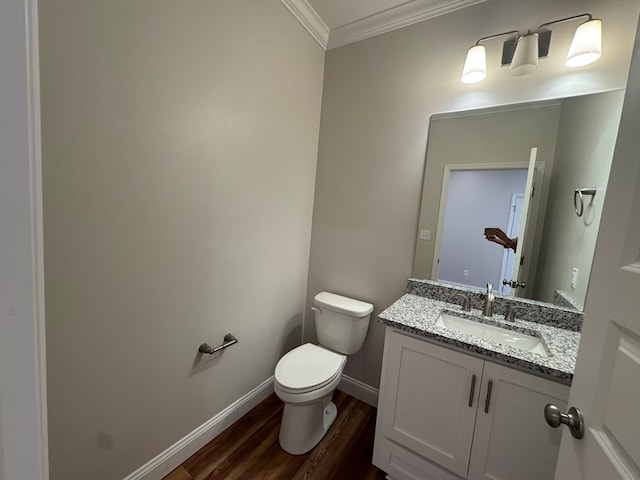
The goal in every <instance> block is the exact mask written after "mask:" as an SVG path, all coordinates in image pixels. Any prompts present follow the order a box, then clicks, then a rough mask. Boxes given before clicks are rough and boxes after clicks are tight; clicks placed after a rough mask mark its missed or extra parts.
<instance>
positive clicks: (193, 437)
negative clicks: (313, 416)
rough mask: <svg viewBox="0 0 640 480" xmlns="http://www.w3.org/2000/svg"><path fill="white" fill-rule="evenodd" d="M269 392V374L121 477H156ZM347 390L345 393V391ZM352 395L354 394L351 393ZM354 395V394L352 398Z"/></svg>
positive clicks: (135, 479) (147, 479)
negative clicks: (230, 402)
mask: <svg viewBox="0 0 640 480" xmlns="http://www.w3.org/2000/svg"><path fill="white" fill-rule="evenodd" d="M271 393H273V377H269V378H268V379H266V380H265V381H264V382H262V383H261V384H260V385H258V386H257V387H256V388H254V389H253V390H251V391H250V392H249V393H247V394H246V395H244V396H242V397H241V398H239V399H238V400H236V401H235V402H233V403H232V404H231V405H229V406H228V407H227V408H225V409H224V410H222V411H221V412H220V413H218V414H217V415H216V416H214V417H213V418H211V419H210V420H207V421H206V422H205V423H204V424H202V425H201V426H199V427H198V428H196V429H195V430H194V431H193V432H191V433H190V434H188V435H187V436H186V437H184V438H183V439H181V440H179V441H177V442H176V443H174V444H173V445H172V446H170V447H169V448H167V449H166V450H165V451H164V452H162V453H161V454H160V455H158V456H157V457H155V458H154V459H152V460H150V461H149V462H147V463H146V464H145V465H143V466H142V467H140V468H139V469H137V470H136V471H135V472H133V473H132V474H130V475H129V476H127V477H125V478H124V479H123V480H160V479H161V478H163V477H164V476H165V475H167V474H168V473H169V472H171V471H172V470H173V469H175V468H176V467H178V466H179V465H180V464H181V463H182V462H184V461H185V460H186V459H187V458H189V457H190V456H191V455H193V454H194V453H196V452H197V451H198V450H200V449H201V448H202V447H204V446H205V445H206V444H207V443H209V442H210V441H211V440H213V439H214V438H215V437H217V436H218V435H220V434H221V433H222V432H223V431H224V430H225V429H226V428H227V427H229V426H231V425H232V424H233V423H234V422H236V421H237V420H239V419H240V417H242V416H243V415H244V414H245V413H247V412H248V411H249V410H251V409H252V408H253V407H255V406H256V405H258V404H259V403H260V402H261V401H262V400H264V399H265V398H267V397H268V396H269V395H270V394H271ZM347 393H348V392H347ZM354 396H355V395H354ZM356 398H357V397H356Z"/></svg>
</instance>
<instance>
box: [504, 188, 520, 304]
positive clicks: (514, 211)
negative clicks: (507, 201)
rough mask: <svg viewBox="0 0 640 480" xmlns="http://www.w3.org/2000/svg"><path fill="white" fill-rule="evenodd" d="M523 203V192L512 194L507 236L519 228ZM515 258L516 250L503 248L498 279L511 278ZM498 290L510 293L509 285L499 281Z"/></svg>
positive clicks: (515, 235) (515, 233) (516, 232)
mask: <svg viewBox="0 0 640 480" xmlns="http://www.w3.org/2000/svg"><path fill="white" fill-rule="evenodd" d="M523 205H524V194H519V193H518V194H513V196H512V198H511V207H510V209H509V223H508V224H507V231H506V232H505V233H506V234H507V237H509V238H515V237H517V236H518V231H519V229H520V216H521V215H522V207H523ZM515 258H516V252H514V251H513V250H512V249H510V248H505V249H504V252H503V254H502V269H501V270H500V279H505V278H511V272H513V264H514V261H515ZM499 289H500V290H499V291H500V293H501V294H503V295H509V294H510V293H511V287H510V286H509V285H505V284H504V283H500V285H499Z"/></svg>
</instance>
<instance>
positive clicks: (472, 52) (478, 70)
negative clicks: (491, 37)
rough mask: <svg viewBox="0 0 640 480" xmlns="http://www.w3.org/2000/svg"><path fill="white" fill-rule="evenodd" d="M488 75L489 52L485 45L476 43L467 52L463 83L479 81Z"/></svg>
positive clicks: (461, 79)
mask: <svg viewBox="0 0 640 480" xmlns="http://www.w3.org/2000/svg"><path fill="white" fill-rule="evenodd" d="M486 76H487V54H486V52H485V48H484V45H474V46H473V47H471V48H470V49H469V51H468V52H467V60H466V61H465V62H464V68H463V69H462V77H461V78H460V81H461V82H462V83H467V84H469V83H478V82H481V81H482V80H484V79H485V78H486Z"/></svg>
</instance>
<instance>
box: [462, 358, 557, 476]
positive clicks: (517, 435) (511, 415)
mask: <svg viewBox="0 0 640 480" xmlns="http://www.w3.org/2000/svg"><path fill="white" fill-rule="evenodd" d="M490 382H491V383H490ZM489 385H491V391H489ZM568 398H569V387H568V386H565V385H561V384H558V383H555V382H552V381H550V380H545V379H543V378H539V377H534V376H533V375H531V374H528V373H524V372H519V371H517V370H513V369H511V368H507V367H503V366H500V365H496V364H494V363H490V362H486V363H485V367H484V373H483V376H482V388H481V390H480V400H479V405H478V415H477V417H476V427H475V434H474V437H473V447H472V450H471V462H470V464H469V475H468V477H467V478H468V479H469V480H552V479H553V476H554V470H555V467H556V461H557V458H558V450H559V447H560V438H561V432H559V431H558V429H553V428H551V427H549V426H548V425H547V423H546V422H545V420H544V416H543V414H542V412H543V410H544V406H545V405H546V404H547V403H554V404H556V405H558V407H560V409H561V410H562V411H565V408H566V405H567V399H568ZM487 399H488V401H487Z"/></svg>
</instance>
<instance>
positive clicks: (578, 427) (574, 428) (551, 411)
mask: <svg viewBox="0 0 640 480" xmlns="http://www.w3.org/2000/svg"><path fill="white" fill-rule="evenodd" d="M544 419H545V420H546V421H547V423H548V424H549V426H550V427H553V428H558V427H559V426H560V425H566V426H568V427H569V431H570V432H571V435H573V437H574V438H578V439H580V438H582V437H584V417H583V416H582V412H581V411H580V410H578V409H577V408H576V407H570V408H569V411H568V412H567V413H562V412H561V411H560V409H559V408H558V407H556V406H555V405H554V404H553V403H547V405H546V406H545V407H544Z"/></svg>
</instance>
